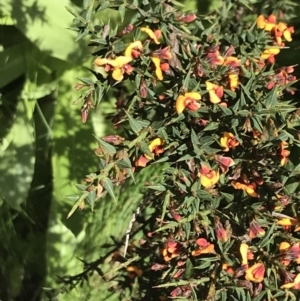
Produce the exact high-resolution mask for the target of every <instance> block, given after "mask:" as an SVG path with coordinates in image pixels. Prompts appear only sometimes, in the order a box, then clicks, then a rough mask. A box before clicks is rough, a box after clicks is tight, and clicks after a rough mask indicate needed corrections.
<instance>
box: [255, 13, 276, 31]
mask: <svg viewBox="0 0 300 301" xmlns="http://www.w3.org/2000/svg"><path fill="white" fill-rule="evenodd" d="M256 25H257V27H258V28H260V29H263V30H265V31H272V30H273V29H274V28H275V26H276V16H275V15H273V14H272V15H270V16H268V18H267V19H266V18H265V17H264V16H263V15H260V16H258V18H257V19H256Z"/></svg>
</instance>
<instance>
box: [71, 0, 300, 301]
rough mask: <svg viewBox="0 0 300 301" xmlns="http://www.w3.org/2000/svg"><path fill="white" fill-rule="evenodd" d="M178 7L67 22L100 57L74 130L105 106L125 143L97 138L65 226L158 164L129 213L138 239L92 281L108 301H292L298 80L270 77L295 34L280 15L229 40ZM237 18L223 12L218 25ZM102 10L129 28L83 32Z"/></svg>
mask: <svg viewBox="0 0 300 301" xmlns="http://www.w3.org/2000/svg"><path fill="white" fill-rule="evenodd" d="M179 4H180V3H178V2H176V1H167V0H166V1H151V2H149V1H142V3H139V2H138V1H133V2H132V3H123V1H114V2H112V3H110V2H108V1H103V2H100V3H99V4H97V5H95V6H94V5H93V2H90V1H87V3H86V9H85V10H84V11H83V12H82V13H81V15H80V16H79V15H77V14H75V13H73V14H74V16H75V21H74V22H75V23H74V24H75V27H77V29H78V31H79V38H81V37H82V36H86V35H89V36H91V44H90V45H91V46H94V47H95V49H94V51H93V55H94V56H95V57H96V59H95V61H94V64H95V70H94V71H93V74H94V76H95V79H86V78H82V79H81V81H82V84H78V85H77V88H78V89H82V90H83V91H84V92H82V93H81V97H80V98H79V101H81V102H82V103H83V105H82V110H81V112H82V121H83V122H86V121H87V118H88V114H89V112H90V110H91V109H92V108H93V107H95V106H98V105H99V103H100V101H101V100H102V99H103V98H105V97H106V95H107V94H108V93H112V94H113V95H114V96H115V97H116V110H115V113H114V114H112V116H110V118H111V120H112V121H113V123H114V127H115V129H120V128H121V129H120V131H121V134H120V135H117V134H116V133H115V132H111V133H110V135H108V136H105V137H103V138H101V139H100V138H98V141H99V147H98V148H97V149H96V150H95V153H96V155H97V156H98V158H99V161H100V169H99V171H97V172H95V173H92V174H89V175H88V176H87V177H86V180H85V184H83V185H82V184H81V185H78V186H77V187H78V189H79V190H80V191H82V193H81V194H80V196H79V198H78V200H77V202H76V204H75V205H74V207H73V209H72V210H71V212H70V214H69V215H71V214H72V213H73V212H74V211H75V209H77V208H78V207H81V208H82V207H83V206H84V204H85V203H88V204H89V205H90V206H91V207H92V209H93V208H94V206H95V202H96V201H97V200H98V199H100V200H101V197H102V196H103V195H104V194H105V193H106V192H108V193H109V194H110V195H111V197H112V198H115V195H114V186H118V185H120V184H123V185H124V183H125V181H126V179H127V178H128V177H132V178H134V177H135V174H138V172H139V170H140V169H142V168H145V167H146V166H148V165H155V166H156V168H157V169H159V170H160V175H159V176H158V177H156V178H149V181H148V182H147V183H146V188H147V192H146V193H145V194H144V198H143V201H142V203H141V205H140V206H139V207H138V209H137V212H136V214H137V216H143V219H142V221H140V230H142V231H143V233H144V236H143V237H142V238H141V239H140V240H139V241H136V242H132V243H130V244H129V246H127V241H126V244H125V251H124V254H123V255H122V254H121V253H120V251H121V250H120V251H116V252H115V254H114V256H113V262H114V265H115V264H116V263H118V262H119V265H117V267H118V268H117V269H116V271H115V273H112V272H111V273H109V275H107V276H106V275H102V276H103V277H104V276H105V279H106V281H110V280H111V281H113V282H114V284H113V286H112V288H111V289H112V290H113V291H115V292H116V294H118V295H119V296H120V297H121V298H122V299H124V298H126V297H127V298H131V300H157V299H161V300H163V299H167V298H168V297H173V298H179V297H180V298H181V299H182V298H183V299H187V300H218V299H222V300H271V299H272V300H275V299H276V298H288V297H291V296H294V297H293V298H296V295H297V293H295V294H296V295H294V294H293V293H292V291H289V290H286V289H298V288H299V280H298V279H300V278H299V274H298V273H297V263H299V262H300V243H299V239H298V238H297V231H298V230H299V227H298V219H297V212H298V207H299V205H298V204H299V195H298V186H299V185H298V179H297V173H298V172H297V170H298V169H299V165H298V162H296V163H295V164H294V163H293V162H292V161H291V160H289V157H290V155H291V152H292V151H294V152H298V148H299V146H300V141H299V140H298V139H299V137H298V130H297V127H298V126H299V118H298V114H297V112H296V106H295V103H294V102H293V101H292V100H291V95H293V94H294V93H295V91H294V89H293V88H292V84H294V83H295V81H296V77H295V76H294V75H293V72H294V67H293V66H283V67H282V66H280V67H278V66H276V56H277V55H278V54H279V53H280V52H281V51H284V48H285V46H286V44H287V43H288V42H291V41H292V35H293V33H294V28H293V27H292V26H289V25H288V24H287V23H285V22H284V17H285V13H284V11H282V10H280V11H279V13H278V14H277V15H275V14H270V15H268V16H265V15H263V14H261V15H259V16H257V17H256V18H255V19H254V18H249V19H248V20H246V22H245V21H244V22H241V23H240V24H239V27H238V28H236V29H235V30H230V29H228V26H227V24H224V26H222V22H217V21H218V19H219V18H220V17H216V16H215V17H200V16H197V15H196V14H195V13H192V12H185V13H182V12H180V10H178V8H177V7H178V5H179ZM239 5H240V4H239V3H234V2H232V3H231V2H227V3H226V5H225V4H224V5H223V7H222V9H223V14H225V15H227V17H228V16H229V15H230V11H231V10H233V11H236V10H237V9H238V8H239ZM108 7H109V8H110V9H117V10H118V11H119V12H120V14H121V16H122V17H123V18H124V16H125V15H126V13H128V14H129V13H130V15H131V19H130V21H129V22H127V23H126V24H123V25H122V27H120V26H119V27H117V28H114V27H111V26H110V25H109V23H107V24H97V25H96V24H93V22H92V16H93V14H97V13H98V12H99V11H102V10H105V9H107V8H108ZM246 8H247V7H246ZM246 8H245V7H244V9H246ZM281 9H283V8H281ZM285 9H288V8H287V7H286V8H285ZM274 13H276V12H274ZM124 23H125V22H124ZM220 24H221V25H220ZM234 31H236V32H234ZM130 230H131V225H130V227H129V228H128V232H130ZM276 300H278V299H276ZM282 300H283V299H282Z"/></svg>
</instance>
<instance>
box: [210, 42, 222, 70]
mask: <svg viewBox="0 0 300 301" xmlns="http://www.w3.org/2000/svg"><path fill="white" fill-rule="evenodd" d="M206 59H207V60H208V62H209V63H210V64H211V65H212V66H215V65H218V66H220V65H223V64H224V61H225V59H224V58H223V57H222V56H221V54H220V52H219V46H217V47H213V48H211V49H210V50H209V51H208V52H207V54H206Z"/></svg>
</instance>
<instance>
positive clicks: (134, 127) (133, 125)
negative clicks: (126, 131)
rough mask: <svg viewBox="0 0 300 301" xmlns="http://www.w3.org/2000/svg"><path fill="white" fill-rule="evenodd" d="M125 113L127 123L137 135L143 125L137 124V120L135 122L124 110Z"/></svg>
mask: <svg viewBox="0 0 300 301" xmlns="http://www.w3.org/2000/svg"><path fill="white" fill-rule="evenodd" d="M125 113H126V115H127V116H128V121H129V124H130V127H131V129H132V130H133V131H134V132H135V133H136V134H139V132H140V131H141V130H142V129H143V125H142V124H141V123H140V122H138V121H137V120H135V119H134V118H132V117H131V116H130V114H129V113H128V112H127V111H126V110H125Z"/></svg>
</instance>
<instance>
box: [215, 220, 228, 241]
mask: <svg viewBox="0 0 300 301" xmlns="http://www.w3.org/2000/svg"><path fill="white" fill-rule="evenodd" d="M215 231H216V235H217V238H218V240H219V241H221V242H226V241H227V240H228V235H227V232H226V230H225V228H224V227H223V224H222V223H221V222H220V220H219V219H216V220H215Z"/></svg>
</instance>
